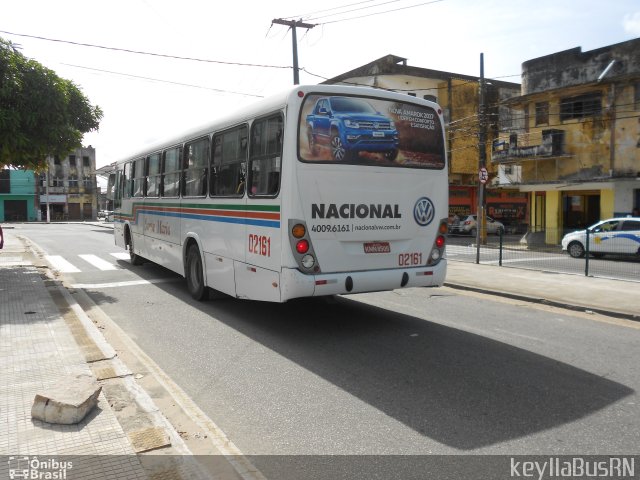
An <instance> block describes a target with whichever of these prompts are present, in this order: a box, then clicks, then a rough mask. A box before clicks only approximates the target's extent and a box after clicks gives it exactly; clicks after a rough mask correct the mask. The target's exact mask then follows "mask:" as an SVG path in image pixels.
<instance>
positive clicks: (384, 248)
mask: <svg viewBox="0 0 640 480" xmlns="http://www.w3.org/2000/svg"><path fill="white" fill-rule="evenodd" d="M390 252H391V245H389V242H367V243H365V244H364V253H390Z"/></svg>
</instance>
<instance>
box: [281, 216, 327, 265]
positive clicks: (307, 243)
mask: <svg viewBox="0 0 640 480" xmlns="http://www.w3.org/2000/svg"><path fill="white" fill-rule="evenodd" d="M289 242H290V244H291V250H292V251H293V256H294V257H295V259H296V262H297V263H298V268H299V269H300V271H302V272H304V273H311V274H315V273H320V272H321V270H320V265H318V260H317V258H316V254H315V252H314V250H313V244H312V243H311V238H310V237H309V230H308V229H307V225H306V223H305V222H304V220H296V219H290V220H289Z"/></svg>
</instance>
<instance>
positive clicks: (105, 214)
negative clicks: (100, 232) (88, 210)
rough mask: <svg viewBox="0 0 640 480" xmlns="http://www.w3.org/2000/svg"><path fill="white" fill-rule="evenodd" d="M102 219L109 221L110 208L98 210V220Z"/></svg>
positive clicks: (110, 215)
mask: <svg viewBox="0 0 640 480" xmlns="http://www.w3.org/2000/svg"><path fill="white" fill-rule="evenodd" d="M100 219H103V220H104V221H105V222H110V221H112V220H113V211H112V210H100V211H99V212H98V220H100Z"/></svg>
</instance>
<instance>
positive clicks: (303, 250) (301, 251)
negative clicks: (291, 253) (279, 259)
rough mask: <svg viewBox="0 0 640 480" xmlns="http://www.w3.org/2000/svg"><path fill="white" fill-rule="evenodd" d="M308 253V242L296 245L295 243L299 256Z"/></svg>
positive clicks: (302, 241) (300, 242)
mask: <svg viewBox="0 0 640 480" xmlns="http://www.w3.org/2000/svg"><path fill="white" fill-rule="evenodd" d="M308 251H309V242H308V241H306V240H304V239H303V240H300V241H299V242H298V243H296V252H298V253H299V254H304V253H307V252H308Z"/></svg>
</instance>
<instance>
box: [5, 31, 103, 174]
mask: <svg viewBox="0 0 640 480" xmlns="http://www.w3.org/2000/svg"><path fill="white" fill-rule="evenodd" d="M101 118H102V110H101V109H100V107H98V106H95V107H94V106H92V105H91V104H90V103H89V100H88V99H87V98H86V97H85V96H84V94H83V93H82V91H80V89H79V88H78V87H77V86H76V85H75V84H74V83H73V82H71V81H70V80H65V79H64V78H60V77H59V76H58V75H56V73H55V72H54V71H53V70H50V69H48V68H46V67H44V66H43V65H41V64H40V63H38V62H36V61H35V60H32V59H29V58H27V57H25V56H24V55H23V54H22V53H21V52H19V51H18V49H17V48H16V46H15V45H14V44H12V43H11V42H9V41H7V40H4V39H3V38H0V168H2V167H3V166H5V165H12V166H14V167H19V168H26V169H30V170H35V171H41V170H43V169H45V168H46V157H47V155H59V156H66V155H67V154H68V153H69V152H70V151H72V150H74V149H76V148H78V147H80V146H81V145H82V143H81V142H82V137H83V135H84V134H85V133H87V132H90V131H92V130H97V129H98V126H99V124H100V119H101Z"/></svg>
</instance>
